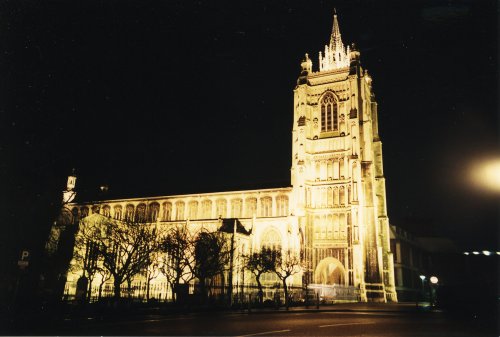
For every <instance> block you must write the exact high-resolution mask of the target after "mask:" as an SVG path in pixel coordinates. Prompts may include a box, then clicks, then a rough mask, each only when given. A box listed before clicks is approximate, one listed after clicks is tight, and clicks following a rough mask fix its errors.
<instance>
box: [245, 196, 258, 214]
mask: <svg viewBox="0 0 500 337" xmlns="http://www.w3.org/2000/svg"><path fill="white" fill-rule="evenodd" d="M245 205H246V217H247V218H251V217H253V215H254V214H255V212H256V211H257V198H247V199H246V200H245Z"/></svg>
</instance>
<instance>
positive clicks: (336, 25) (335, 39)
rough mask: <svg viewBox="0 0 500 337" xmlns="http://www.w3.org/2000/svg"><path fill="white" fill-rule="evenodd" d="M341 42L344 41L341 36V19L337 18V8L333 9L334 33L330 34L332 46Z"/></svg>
mask: <svg viewBox="0 0 500 337" xmlns="http://www.w3.org/2000/svg"><path fill="white" fill-rule="evenodd" d="M340 43H342V39H341V36H340V28H339V21H338V19H337V10H336V9H333V27H332V35H330V48H335V47H336V46H338V45H339V44H340Z"/></svg>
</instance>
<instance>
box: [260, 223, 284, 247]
mask: <svg viewBox="0 0 500 337" xmlns="http://www.w3.org/2000/svg"><path fill="white" fill-rule="evenodd" d="M260 245H261V247H262V248H268V249H276V250H281V235H280V234H279V233H278V231H277V230H275V229H274V228H269V229H268V230H266V231H265V232H264V234H262V238H261V239H260Z"/></svg>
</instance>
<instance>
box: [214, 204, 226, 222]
mask: <svg viewBox="0 0 500 337" xmlns="http://www.w3.org/2000/svg"><path fill="white" fill-rule="evenodd" d="M215 208H216V210H217V214H216V215H217V216H218V217H221V218H226V217H227V216H226V213H227V201H226V199H219V200H217V201H216V203H215Z"/></svg>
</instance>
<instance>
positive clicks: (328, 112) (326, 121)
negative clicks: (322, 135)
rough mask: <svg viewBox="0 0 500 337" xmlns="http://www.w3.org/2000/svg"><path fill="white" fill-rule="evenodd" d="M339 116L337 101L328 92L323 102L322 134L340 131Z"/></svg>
mask: <svg viewBox="0 0 500 337" xmlns="http://www.w3.org/2000/svg"><path fill="white" fill-rule="evenodd" d="M338 130H339V115H338V107H337V100H336V99H335V97H334V96H333V94H332V93H331V92H327V93H326V94H325V95H324V96H323V99H322V100H321V132H329V131H338Z"/></svg>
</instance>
